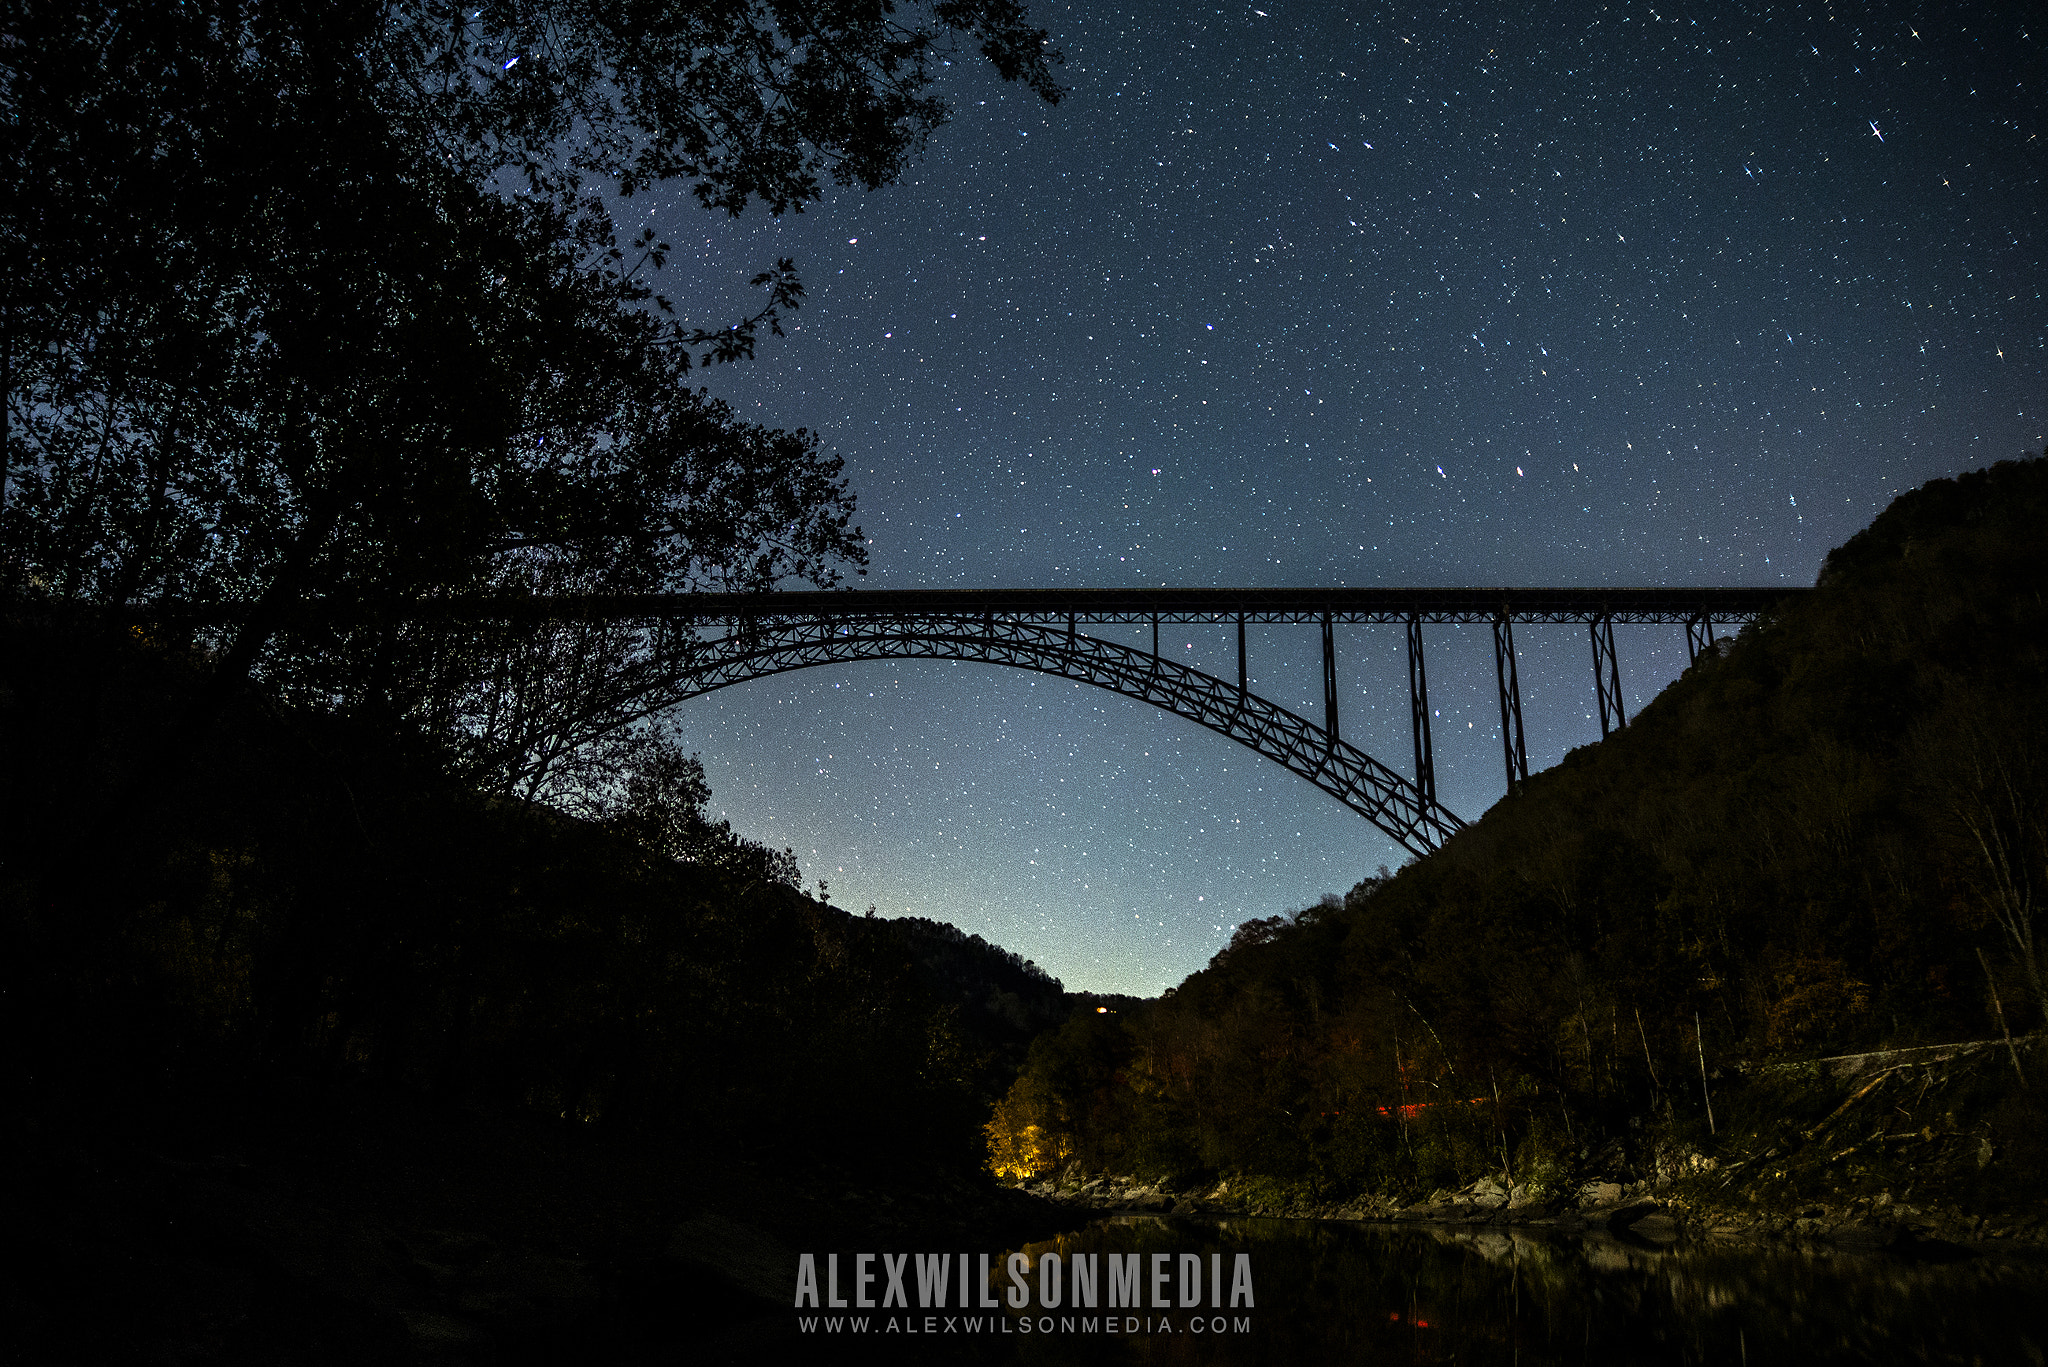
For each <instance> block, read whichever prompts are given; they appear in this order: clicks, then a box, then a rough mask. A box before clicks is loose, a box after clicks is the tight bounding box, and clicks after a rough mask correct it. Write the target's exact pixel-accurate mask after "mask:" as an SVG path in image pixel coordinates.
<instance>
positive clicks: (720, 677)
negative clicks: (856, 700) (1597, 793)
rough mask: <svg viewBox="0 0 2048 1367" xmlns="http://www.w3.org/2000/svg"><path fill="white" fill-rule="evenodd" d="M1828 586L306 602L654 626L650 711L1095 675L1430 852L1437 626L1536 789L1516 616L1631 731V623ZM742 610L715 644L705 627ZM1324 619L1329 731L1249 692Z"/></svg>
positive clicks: (336, 616) (446, 619) (371, 614)
mask: <svg viewBox="0 0 2048 1367" xmlns="http://www.w3.org/2000/svg"><path fill="white" fill-rule="evenodd" d="M1809 592H1811V590H1809V589H1787V588H1778V587H1772V588H1405V589H1404V588H1335V589H1332V588H1305V589H1174V588H1160V589H862V590H859V591H857V592H787V593H781V592H778V593H679V594H626V595H619V594H605V595H588V596H564V597H552V598H502V599H461V598H451V599H442V600H435V601H424V602H412V603H407V604H404V605H402V606H400V605H391V604H384V605H375V604H359V605H342V604H326V605H320V606H318V607H308V608H303V609H301V615H302V616H305V617H307V618H309V619H313V620H322V621H327V622H330V623H333V624H343V623H347V622H349V621H352V620H361V619H374V620H385V621H389V620H404V621H411V622H419V623H436V622H438V623H442V624H446V625H451V626H453V625H456V624H459V623H464V622H497V623H502V624H506V625H516V624H518V623H522V622H544V621H582V622H591V623H595V622H635V623H639V624H641V625H642V627H643V628H644V629H645V630H646V632H647V636H646V640H647V642H648V644H649V646H650V647H651V653H650V654H649V655H647V656H645V657H643V658H642V659H641V660H640V661H638V662H637V663H634V664H632V665H629V666H627V667H626V668H625V670H624V671H623V672H622V674H621V676H620V678H619V679H618V680H616V685H617V686H616V687H615V688H613V689H611V690H610V693H611V696H613V697H614V698H619V697H623V698H628V699H634V700H637V701H638V702H639V703H640V705H641V708H642V710H643V711H646V712H651V711H656V710H659V709H660V708H662V707H666V706H669V705H671V704H674V703H678V702H681V701H683V700H684V699H686V698H693V697H696V696H697V695H699V694H701V693H709V692H711V691H712V690H714V689H718V688H724V687H726V686H728V685H730V684H736V683H743V682H745V681H747V680H749V679H759V678H763V677H766V676H767V675H771V674H781V673H785V672H787V671H789V670H793V669H807V668H810V667H811V666H814V665H822V664H840V663H845V662H848V661H853V660H914V659H925V660H965V661H974V662H978V663H984V664H1000V665H1010V666H1013V667H1015V668H1019V669H1031V670H1036V671H1037V672H1039V673H1042V674H1050V675H1054V676H1056V677H1059V678H1066V679H1075V680H1078V681H1079V682H1082V683H1088V684H1093V685H1095V686H1096V687H1098V688H1105V689H1108V690H1110V691H1111V692H1114V693H1120V694H1122V695H1124V696H1125V697H1129V698H1136V699H1138V700H1139V701H1141V702H1147V703H1150V704H1152V705H1153V706H1155V707H1159V708H1163V709H1165V710H1166V711H1169V712H1173V713H1176V714H1177V715H1179V716H1183V717H1186V718H1188V719H1189V720H1190V721H1194V722H1198V723H1200V724H1201V725H1203V726H1206V727H1208V728H1209V729H1210V730H1212V731H1215V732H1218V733H1219V734H1221V735H1225V736H1228V737H1230V738H1231V739H1232V740H1234V741H1237V742H1238V743H1239V744H1241V745H1244V746H1246V747H1247V748H1249V749H1251V750H1254V751H1256V752H1257V753H1259V754H1260V755H1262V756H1264V757H1265V758H1267V759H1270V760H1273V761H1274V762H1275V763H1278V764H1280V765H1282V766H1284V767H1286V768H1287V769H1289V770H1291V771H1293V772H1294V773H1296V774H1299V775H1301V776H1302V777H1303V778H1306V779H1307V780H1309V782H1311V783H1313V784H1315V785H1316V786H1317V787H1318V788H1321V789H1322V790H1323V791H1324V792H1326V793H1329V794H1330V795H1331V796H1333V797H1335V798H1336V799H1337V800H1338V801H1340V802H1342V803H1344V804H1345V805H1346V806H1347V807H1350V808H1351V809H1352V810H1353V811H1355V812H1357V813H1359V814H1360V815H1361V816H1363V817H1365V818H1366V820H1368V821H1370V822H1372V823H1373V824H1374V825H1375V826H1377V827H1379V828H1380V829H1381V830H1383V831H1385V832H1386V833H1387V834H1388V835H1390V836H1392V837H1393V838H1394V839H1395V840H1396V841H1398V842H1399V843H1400V844H1401V845H1402V846H1403V847H1405V848H1406V849H1408V850H1410V851H1412V852H1413V853H1415V854H1426V853H1428V852H1429V851H1431V850H1433V849H1436V848H1437V847H1439V846H1440V845H1442V843H1443V842H1444V840H1446V839H1447V838H1449V837H1450V836H1451V835H1452V834H1454V833H1456V832H1457V831H1458V830H1459V829H1461V828H1462V827H1463V826H1464V825H1465V823H1464V822H1463V821H1462V820H1460V819H1459V818H1458V817H1457V816H1456V815H1454V814H1453V813H1452V812H1450V811H1448V810H1447V809H1445V808H1444V807H1443V806H1442V805H1441V804H1440V803H1438V802H1437V800H1436V772H1435V769H1436V764H1435V755H1434V753H1433V747H1432V745H1431V740H1430V726H1429V721H1430V707H1429V683H1428V678H1427V671H1426V670H1425V668H1424V661H1423V650H1422V628H1423V627H1424V626H1426V625H1428V626H1436V625H1449V624H1466V623H1471V624H1478V623H1487V624H1490V625H1491V626H1492V628H1493V640H1494V672H1495V682H1496V685H1497V688H1498V692H1499V694H1500V712H1501V747H1502V759H1503V762H1504V765H1505V768H1506V770H1507V784H1508V791H1509V792H1510V793H1514V792H1517V791H1519V790H1520V788H1521V787H1522V785H1523V784H1525V783H1526V782H1528V778H1529V761H1528V753H1527V747H1526V745H1525V743H1524V740H1523V734H1522V693H1521V684H1520V680H1519V678H1518V677H1517V670H1516V662H1515V636H1514V624H1515V623H1517V622H1523V623H1557V624H1563V623H1584V624H1585V625H1586V627H1587V628H1588V632H1589V635H1590V636H1591V642H1592V650H1593V693H1594V699H1595V703H1596V707H1597V710H1598V712H1599V719H1600V734H1601V736H1602V737H1603V738H1604V737H1606V736H1608V735H1611V734H1612V733H1613V732H1615V731H1617V730H1619V729H1621V728H1622V727H1623V726H1625V725H1626V724H1627V717H1626V715H1625V714H1624V711H1623V707H1622V692H1621V668H1620V662H1619V659H1618V658H1617V656H1616V652H1615V648H1614V626H1615V624H1616V623H1623V624H1630V625H1636V624H1650V623H1664V624H1675V623H1683V624H1684V626H1685V635H1686V654H1687V657H1688V658H1689V659H1690V660H1692V661H1694V662H1695V663H1696V662H1697V661H1698V659H1699V657H1700V656H1701V655H1702V654H1704V653H1706V652H1708V651H1711V650H1714V649H1716V641H1715V635H1714V624H1715V623H1716V622H1721V623H1728V624H1734V623H1739V622H1748V621H1752V620H1754V619H1756V618H1758V617H1761V616H1763V615H1764V614H1766V613H1768V612H1770V611H1771V610H1772V609H1774V608H1775V607H1777V606H1778V605H1780V604H1781V603H1783V602H1785V601H1787V600H1790V599H1794V598H1797V597H1800V596H1802V595H1804V594H1806V593H1809ZM252 610H253V609H252V608H251V607H250V606H249V605H247V604H236V605H228V604H212V605H202V604H159V605H150V606H137V607H134V608H130V609H127V610H124V615H125V616H128V617H130V618H132V619H134V620H150V621H156V622H160V623H164V624H173V623H180V622H182V623H188V624H198V623H205V622H216V623H224V622H234V621H240V620H244V619H245V618H246V617H247V616H248V615H249V614H250V612H251V611H252ZM718 622H723V623H724V624H725V627H726V634H725V635H724V636H723V637H717V638H710V639H707V638H706V637H705V636H704V635H703V633H702V626H703V624H708V623H718ZM1162 622H1165V623H1174V624H1182V623H1189V624H1193V623H1208V624H1215V625H1219V626H1226V625H1234V626H1235V627H1236V628H1237V682H1236V684H1235V685H1234V686H1233V685H1231V684H1228V683H1225V682H1224V681H1222V680H1220V679H1216V678H1212V677H1211V676H1209V675H1207V674H1204V673H1201V672H1200V671H1198V670H1193V669H1189V668H1187V667H1186V666H1184V665H1178V664H1175V663H1174V662H1172V661H1171V660H1166V659H1162V658H1161V657H1160V654H1159V627H1160V624H1161V623H1162ZM1082 623H1087V624H1089V625H1096V624H1120V625H1131V626H1137V625H1144V626H1150V627H1151V629H1152V652H1151V654H1149V655H1147V654H1145V653H1144V652H1143V651H1140V650H1134V649H1131V648H1129V647H1126V646H1121V645H1118V644H1116V643H1115V642H1112V641H1105V640H1102V639H1101V638H1099V637H1095V636H1089V635H1086V634H1084V633H1083V632H1081V631H1080V629H1079V627H1080V624H1082ZM1247 623H1258V624H1298V625H1313V626H1319V627H1321V629H1322V638H1323V639H1322V645H1323V723H1324V724H1323V725H1322V726H1320V727H1318V726H1316V725H1314V724H1312V723H1311V722H1309V721H1307V720H1305V719H1304V718H1302V717H1299V716H1296V715H1295V714H1294V713H1292V712H1290V711H1288V710H1287V709H1285V708H1283V707H1280V706H1279V705H1277V704H1275V703H1273V702H1271V701H1268V700H1267V699H1265V698H1261V697H1259V696H1258V695H1257V694H1255V693H1252V692H1251V691H1250V689H1249V688H1248V687H1247V671H1246V651H1245V625H1246V624H1247ZM1338 625H1347V626H1350V625H1390V626H1403V627H1405V628H1406V630H1407V637H1408V642H1407V643H1408V652H1407V654H1408V701H1409V712H1410V718H1411V721H1412V723H1413V730H1414V740H1415V754H1414V761H1415V778H1414V779H1413V781H1410V780H1408V779H1405V778H1402V777H1401V776H1400V775H1398V774H1396V773H1395V772H1394V771H1393V770H1391V769H1389V768H1387V766H1386V765H1384V764H1381V763H1380V762H1379V761H1378V760H1376V759H1374V758H1373V757H1372V756H1370V755H1368V754H1366V753H1365V752H1364V751H1362V750H1359V749H1357V748H1356V747H1355V746H1352V745H1349V744H1347V743H1345V741H1344V740H1343V739H1342V738H1341V737H1340V736H1339V734H1338V729H1337V701H1338V693H1339V688H1338V685H1337V657H1336V638H1335V634H1334V630H1333V629H1334V627H1336V626H1338Z"/></svg>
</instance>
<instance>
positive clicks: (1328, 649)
mask: <svg viewBox="0 0 2048 1367" xmlns="http://www.w3.org/2000/svg"><path fill="white" fill-rule="evenodd" d="M1323 729H1324V730H1325V731H1327V732H1329V733H1330V744H1331V745H1332V746H1334V745H1336V743H1337V635H1336V632H1335V631H1333V630H1332V629H1331V626H1330V614H1329V613H1327V612H1326V613H1324V614H1323Z"/></svg>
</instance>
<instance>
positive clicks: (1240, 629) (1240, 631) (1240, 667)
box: [1237, 612, 1246, 697]
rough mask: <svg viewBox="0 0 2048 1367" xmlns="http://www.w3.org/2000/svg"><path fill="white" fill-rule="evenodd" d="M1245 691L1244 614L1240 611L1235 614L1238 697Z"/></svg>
mask: <svg viewBox="0 0 2048 1367" xmlns="http://www.w3.org/2000/svg"><path fill="white" fill-rule="evenodd" d="M1245 692H1246V689H1245V674H1244V614H1243V613H1241V612H1240V613H1239V614H1237V693H1238V696H1239V697H1243V696H1244V694H1245Z"/></svg>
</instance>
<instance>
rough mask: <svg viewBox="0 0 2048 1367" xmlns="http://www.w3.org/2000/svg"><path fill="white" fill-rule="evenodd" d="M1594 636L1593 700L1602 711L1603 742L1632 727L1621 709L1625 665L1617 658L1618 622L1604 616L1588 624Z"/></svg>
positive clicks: (1601, 737)
mask: <svg viewBox="0 0 2048 1367" xmlns="http://www.w3.org/2000/svg"><path fill="white" fill-rule="evenodd" d="M1586 627H1587V630H1588V631H1590V632H1591V633H1592V636H1593V698H1594V703H1595V705H1596V706H1597V707H1598V708H1599V710H1600V739H1602V740H1606V739H1607V737H1608V735H1609V734H1610V733H1612V732H1615V731H1619V730H1620V729H1621V728H1622V727H1624V726H1626V725H1628V717H1627V716H1626V715H1625V714H1624V713H1623V712H1622V708H1621V664H1620V662H1619V661H1618V660H1617V659H1616V658H1615V654H1614V618H1613V616H1612V615H1611V614H1609V613H1605V612H1603V613H1600V614H1599V615H1597V616H1595V617H1594V618H1593V620H1592V621H1590V622H1588V623H1587V624H1586Z"/></svg>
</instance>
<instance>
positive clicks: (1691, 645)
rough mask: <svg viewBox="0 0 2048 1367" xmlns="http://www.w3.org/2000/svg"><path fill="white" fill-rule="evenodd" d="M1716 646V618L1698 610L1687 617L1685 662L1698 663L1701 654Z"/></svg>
mask: <svg viewBox="0 0 2048 1367" xmlns="http://www.w3.org/2000/svg"><path fill="white" fill-rule="evenodd" d="M1713 648H1714V619H1713V618H1712V617H1711V616H1709V615H1708V614H1706V613H1704V612H1696V613H1694V614H1693V615H1692V616H1690V617H1688V618H1686V619H1685V662H1686V663H1687V664H1689V665H1696V664H1698V663H1699V662H1700V656H1701V655H1703V654H1705V653H1706V652H1707V651H1709V650H1712V649H1713Z"/></svg>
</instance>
